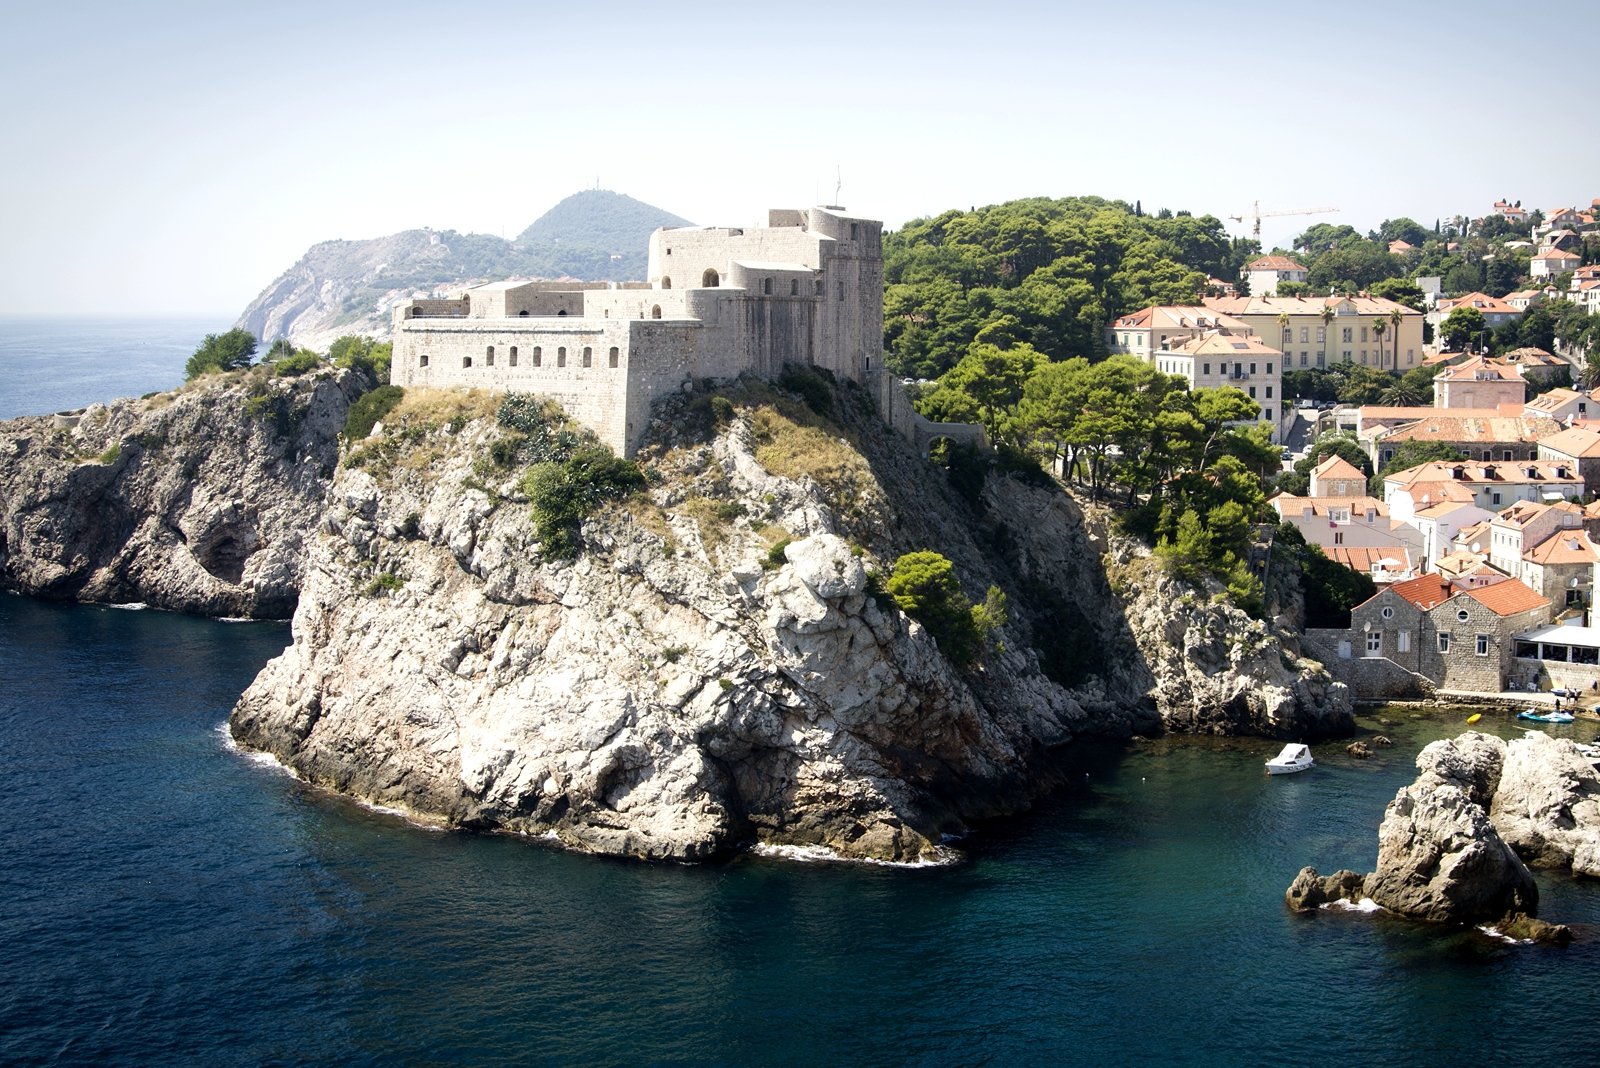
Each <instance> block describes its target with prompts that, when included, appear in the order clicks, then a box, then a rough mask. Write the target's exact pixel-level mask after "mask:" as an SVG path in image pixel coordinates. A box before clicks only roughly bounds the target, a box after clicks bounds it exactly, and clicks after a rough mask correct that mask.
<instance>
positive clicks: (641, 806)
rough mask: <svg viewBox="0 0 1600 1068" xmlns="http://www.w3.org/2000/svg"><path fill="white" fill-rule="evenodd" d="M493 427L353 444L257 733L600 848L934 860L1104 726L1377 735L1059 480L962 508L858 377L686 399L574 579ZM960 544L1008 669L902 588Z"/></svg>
mask: <svg viewBox="0 0 1600 1068" xmlns="http://www.w3.org/2000/svg"><path fill="white" fill-rule="evenodd" d="M812 399H813V400H816V399H817V398H816V397H815V396H813V398H812ZM492 411H493V408H492V406H490V405H489V403H488V402H487V400H486V399H484V398H481V397H478V398H475V397H474V396H473V395H469V394H453V395H446V394H427V393H415V394H408V398H407V401H406V402H404V403H403V404H402V407H401V408H400V409H397V410H396V411H395V412H394V413H392V414H391V415H390V416H389V417H386V419H385V422H384V429H383V430H382V431H380V432H379V433H378V434H376V435H375V436H374V437H373V438H371V439H369V440H368V441H366V442H364V443H362V444H360V445H359V446H358V447H357V448H356V449H355V450H354V451H352V452H350V453H348V454H347V455H346V458H345V460H344V462H343V463H342V465H341V467H340V471H339V473H338V475H337V477H336V480H335V483H334V485H333V487H332V490H331V493H330V498H329V499H330V505H329V508H328V510H327V511H326V513H325V515H324V518H323V523H322V528H321V533H320V534H319V535H318V536H317V537H316V538H315V539H314V541H313V543H312V544H311V546H310V553H311V556H310V561H309V564H308V567H307V570H306V575H307V586H306V589H305V592H304V595H303V597H302V599H301V605H300V608H299V610H298V612H297V614H296V617H295V641H294V644H293V645H292V646H291V647H290V648H289V649H288V650H286V651H285V653H284V654H283V655H282V656H281V657H279V658H278V659H276V660H274V661H273V662H272V663H270V664H269V665H268V666H267V667H266V668H265V669H264V670H263V671H262V673H261V675H260V676H259V677H258V678H257V680H256V681H255V683H254V684H253V685H252V686H251V687H250V689H249V691H248V692H247V693H246V694H245V695H244V697H243V698H242V699H241V701H240V703H239V705H238V706H237V708H236V709H235V711H234V714H233V717H232V730H233V733H234V736H235V737H236V738H238V739H239V740H240V741H241V742H242V743H244V744H246V745H249V746H252V747H255V748H259V749H264V750H266V751H269V752H271V753H273V754H275V755H276V756H277V757H278V758H279V759H281V760H282V761H283V762H284V763H285V764H287V765H289V766H290V767H291V768H293V769H295V770H296V771H297V772H298V773H299V774H301V775H303V776H304V777H306V778H307V779H309V780H310V781H313V782H316V783H319V784H322V785H325V786H328V787H331V788H334V789H337V790H340V791H343V792H346V793H350V794H353V795H356V796H359V797H363V798H367V799H369V800H371V801H374V802H378V803H381V804H385V805H391V806H395V807H398V808H401V809H404V810H408V811H410V812H413V813H415V814H417V815H419V816H423V817H426V818H432V819H437V820H440V821H442V822H444V823H447V824H451V825H458V826H466V827H476V828H483V829H500V830H510V831H515V832H519V833H527V834H538V835H550V836H553V837H556V838H558V839H560V840H561V841H563V842H565V843H567V844H568V845H571V846H573V847H576V848H581V849H586V850H591V851H596V852H604V853H612V854H619V855H627V856H638V857H656V858H684V859H687V858H699V857H706V856H711V855H715V854H717V853H720V852H722V851H725V850H727V849H730V848H737V847H739V846H741V845H745V844H750V843H764V844H767V845H774V846H816V847H822V848H825V849H828V850H831V851H833V852H835V853H837V854H839V855H842V856H847V857H856V858H870V859H881V860H896V861H918V860H927V859H930V858H933V857H935V856H937V855H938V854H939V853H940V846H939V843H940V841H941V839H942V837H943V836H945V835H949V834H959V833H960V832H961V831H962V830H963V829H964V828H966V827H967V826H969V825H970V823H971V822H972V821H974V820H977V819H981V818H984V817H989V816H995V815H999V814H1003V813H1006V812H1011V811H1016V810H1017V809H1019V808H1021V807H1023V806H1025V805H1026V804H1028V803H1029V801H1030V800H1031V799H1032V798H1034V797H1036V796H1038V795H1039V794H1040V793H1042V792H1044V791H1045V790H1047V789H1049V788H1050V786H1051V785H1052V784H1053V783H1054V782H1055V781H1056V780H1055V778H1054V771H1053V770H1052V769H1053V767H1054V764H1053V760H1052V753H1053V752H1054V751H1055V750H1057V749H1058V748H1059V747H1061V746H1063V745H1065V744H1066V743H1068V742H1070V741H1072V740H1073V739H1075V738H1079V737H1083V736H1090V735H1110V736H1125V735H1127V734H1128V733H1130V732H1133V731H1144V732H1153V731H1157V730H1159V729H1161V727H1162V726H1163V724H1169V725H1172V726H1174V727H1178V728H1184V727H1190V726H1198V725H1199V724H1200V723H1203V724H1204V726H1203V727H1202V729H1206V730H1212V731H1218V732H1222V731H1232V732H1238V733H1248V732H1263V733H1274V734H1281V733H1289V734H1294V735H1296V736H1305V737H1311V736H1315V735H1318V734H1327V733H1338V732H1340V731H1348V730H1349V728H1350V715H1349V703H1348V699H1347V696H1346V694H1345V692H1344V688H1343V687H1342V686H1340V685H1339V684H1337V683H1333V682H1332V681H1331V680H1330V679H1329V678H1328V676H1327V675H1326V673H1325V672H1323V671H1322V670H1321V669H1320V667H1318V666H1317V665H1315V664H1312V663H1309V662H1304V661H1298V660H1296V659H1294V658H1293V657H1291V656H1289V655H1287V654H1286V653H1285V652H1284V651H1283V650H1282V648H1281V647H1280V644H1279V641H1278V639H1277V638H1276V637H1274V636H1273V635H1272V634H1270V633H1268V632H1267V630H1266V628H1265V627H1264V626H1262V625H1261V624H1260V623H1257V622H1255V621H1253V620H1250V619H1248V618H1246V617H1244V616H1242V615H1240V614H1239V613H1237V612H1236V611H1234V610H1232V609H1230V608H1227V607H1226V606H1222V605H1218V604H1214V603H1213V602H1212V601H1211V600H1210V598H1209V597H1207V596H1204V595H1203V594H1199V593H1198V592H1197V591H1192V590H1180V589H1178V588H1175V587H1173V586H1171V585H1170V584H1169V583H1165V582H1161V581H1156V580H1154V579H1148V578H1147V579H1140V580H1137V581H1136V580H1133V579H1130V578H1127V577H1126V576H1124V577H1122V578H1119V579H1118V583H1119V584H1122V585H1123V586H1124V588H1125V589H1126V590H1127V594H1128V597H1129V598H1130V599H1128V600H1125V599H1124V598H1123V596H1121V595H1119V594H1118V593H1117V592H1116V591H1115V590H1114V589H1113V584H1112V583H1109V582H1108V581H1107V576H1106V571H1105V567H1106V557H1107V554H1108V552H1110V547H1109V545H1108V542H1109V541H1111V540H1116V539H1115V536H1114V535H1111V534H1109V533H1108V531H1107V530H1106V529H1105V528H1104V524H1103V517H1097V515H1096V514H1094V513H1091V512H1087V511H1086V510H1085V508H1084V507H1083V506H1081V505H1080V504H1079V503H1078V502H1076V501H1075V500H1074V499H1073V498H1072V497H1071V496H1069V495H1068V494H1067V493H1065V492H1064V491H1062V490H1061V489H1059V488H1058V487H1056V486H1054V485H1053V484H1049V483H1048V481H1047V480H1044V479H1042V478H1038V477H1035V478H1032V479H1029V480H1020V479H1018V478H1016V477H1011V476H1006V475H1004V474H1000V473H992V474H991V475H990V476H989V477H988V479H987V480H986V481H985V483H984V484H983V485H982V487H981V492H980V493H978V494H977V495H976V496H973V497H964V496H962V495H960V494H958V493H956V492H955V491H954V490H953V489H952V488H951V487H950V485H949V484H948V483H947V481H946V479H945V477H944V475H943V473H942V472H941V471H939V470H938V469H937V468H932V467H930V465H929V464H928V462H927V461H926V460H925V459H922V458H920V457H919V456H917V455H916V454H915V453H913V452H912V451H911V450H910V449H908V448H907V447H906V446H905V445H904V443H903V442H901V441H900V440H899V439H898V438H896V437H894V436H893V435H892V434H891V433H890V432H889V431H888V430H887V428H885V427H884V426H883V425H882V423H881V422H879V421H878V420H877V418H876V416H875V415H874V414H873V413H872V412H871V410H870V405H869V404H868V402H867V400H866V398H865V396H864V395H862V394H860V393H859V392H857V391H854V390H853V389H850V388H848V387H841V388H839V389H838V391H837V394H836V396H835V399H834V401H833V402H832V404H831V407H830V411H831V418H829V419H820V420H819V419H817V418H815V417H814V416H812V415H810V414H808V410H807V409H806V408H804V407H803V406H802V405H800V404H799V403H798V401H797V399H796V398H793V397H786V396H785V395H784V394H782V393H781V392H777V391H773V390H771V389H770V388H769V387H767V386H765V385H761V384H759V383H751V384H747V385H746V386H744V387H740V388H738V389H734V390H731V391H728V392H727V394H726V395H725V396H722V397H710V398H707V397H706V396H704V395H700V396H698V397H695V396H688V397H685V398H683V399H682V400H681V401H679V402H677V403H676V404H669V406H668V408H667V410H665V411H662V412H659V413H658V416H659V417H658V420H657V423H656V427H655V435H656V437H655V441H656V444H655V445H654V446H652V447H649V448H647V449H646V450H645V452H644V453H642V454H641V456H642V462H643V464H644V466H645V468H646V472H647V475H648V489H647V490H646V491H644V493H643V495H642V496H638V497H635V498H634V499H632V500H630V501H628V502H627V503H625V504H621V505H618V504H612V505H608V506H605V507H602V508H600V509H598V510H596V511H595V512H594V513H593V514H592V515H591V516H590V517H589V518H587V519H585V520H584V521H583V523H582V528H581V529H582V541H583V543H584V546H585V548H584V551H583V552H582V554H581V555H580V556H578V557H577V558H576V559H564V558H561V556H560V554H553V553H551V552H549V551H548V546H547V544H546V543H545V542H544V541H543V540H542V536H541V533H540V528H539V523H540V522H541V521H542V520H540V519H539V518H538V514H537V513H538V511H539V508H546V509H548V508H549V507H550V505H549V504H548V503H547V504H545V505H540V506H537V507H535V506H533V504H532V502H530V499H529V497H528V496H527V494H528V493H530V492H532V491H531V490H530V489H529V487H530V485H532V484H533V483H532V482H531V481H529V479H528V478H527V477H526V474H525V471H524V467H523V461H522V460H520V459H519V456H520V455H521V451H522V450H524V449H525V448H526V443H519V442H518V441H517V440H516V439H514V438H512V437H511V436H510V435H509V434H508V432H507V430H506V428H505V427H504V426H501V425H499V424H498V423H497V422H496V420H495V419H494V418H493V417H492V416H491V413H492ZM559 436H560V435H559V434H555V435H554V436H549V435H545V436H542V437H539V438H538V439H537V440H538V441H549V440H556V439H558V438H559ZM544 447H545V446H543V445H541V446H540V448H544ZM546 474H548V472H546ZM577 492H578V490H577V488H574V490H573V494H574V495H576V494H577ZM930 548H931V549H934V550H937V551H938V552H939V553H941V554H944V555H945V556H946V557H948V558H949V560H950V561H951V562H952V563H953V564H954V568H955V573H956V574H957V575H958V576H959V577H960V579H961V580H962V582H963V584H964V585H965V587H966V588H967V590H968V592H969V593H970V594H971V595H973V596H974V597H981V596H982V593H983V591H984V589H986V588H987V587H988V586H990V585H995V586H998V587H1000V588H1001V589H1002V590H1004V592H1005V593H1006V595H1007V597H1008V599H1009V610H1008V620H1007V622H1006V623H1005V624H1004V626H1003V627H1002V628H1001V629H1000V631H999V633H998V635H997V637H998V638H999V639H1000V641H999V644H997V645H996V646H994V647H993V648H991V649H990V651H989V653H988V655H987V660H986V663H985V664H984V665H983V666H981V667H977V668H969V667H962V666H960V665H959V664H957V663H953V662H952V660H951V658H950V657H948V656H946V655H944V653H945V651H944V650H942V649H941V647H940V646H939V645H938V643H937V640H936V638H935V636H934V634H933V633H932V632H931V631H930V630H929V629H927V628H925V627H924V626H922V625H921V624H919V623H916V622H914V621H913V620H912V619H910V618H909V617H908V616H907V615H906V614H904V613H903V612H902V611H900V610H899V608H898V607H897V606H896V604H895V602H894V601H893V600H892V599H890V598H888V597H886V596H885V595H884V593H883V588H882V586H881V585H880V584H879V583H880V582H881V579H874V578H873V575H874V573H878V574H880V575H881V574H882V573H884V572H886V571H887V570H889V569H890V567H891V566H892V564H893V561H894V560H895V559H896V558H897V557H898V556H900V555H901V554H904V553H907V552H909V551H912V550H920V549H930ZM1116 552H1117V553H1118V554H1119V555H1122V556H1123V557H1124V563H1123V564H1122V565H1120V572H1126V573H1131V572H1132V571H1138V570H1139V568H1138V567H1136V565H1135V564H1134V563H1133V560H1134V559H1135V558H1138V559H1147V558H1143V557H1139V554H1138V552H1137V550H1135V549H1133V548H1132V547H1131V546H1125V545H1124V546H1122V547H1120V548H1118V549H1117V550H1116ZM1140 573H1141V574H1143V572H1142V571H1140ZM1186 594H1187V596H1186ZM1158 601H1161V602H1162V603H1159V604H1158V603H1157V602H1158ZM1163 606H1164V607H1163ZM1186 658H1194V662H1193V663H1189V662H1186ZM1196 707H1198V708H1199V709H1200V713H1199V714H1198V715H1195V714H1193V709H1195V708H1196Z"/></svg>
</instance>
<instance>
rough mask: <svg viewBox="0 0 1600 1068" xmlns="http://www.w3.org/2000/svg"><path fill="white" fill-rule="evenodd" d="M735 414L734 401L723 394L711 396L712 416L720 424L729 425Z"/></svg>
mask: <svg viewBox="0 0 1600 1068" xmlns="http://www.w3.org/2000/svg"><path fill="white" fill-rule="evenodd" d="M733 416H734V411H733V401H731V400H729V399H728V398H727V397H724V396H722V395H721V394H717V395H715V396H713V397H712V398H711V417H712V418H713V419H714V420H716V423H717V425H718V426H727V425H728V424H729V423H731V422H733Z"/></svg>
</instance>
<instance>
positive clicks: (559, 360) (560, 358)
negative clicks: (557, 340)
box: [556, 345, 567, 367]
mask: <svg viewBox="0 0 1600 1068" xmlns="http://www.w3.org/2000/svg"><path fill="white" fill-rule="evenodd" d="M566 365H567V347H566V346H565V345H562V346H561V347H560V348H558V349H556V366H557V367H565V366H566Z"/></svg>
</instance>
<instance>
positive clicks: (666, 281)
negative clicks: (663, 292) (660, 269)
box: [661, 275, 672, 289]
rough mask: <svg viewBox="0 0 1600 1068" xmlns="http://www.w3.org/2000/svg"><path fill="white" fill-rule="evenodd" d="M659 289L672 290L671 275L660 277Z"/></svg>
mask: <svg viewBox="0 0 1600 1068" xmlns="http://www.w3.org/2000/svg"><path fill="white" fill-rule="evenodd" d="M661 288H662V289H671V288H672V276H671V275H662V276H661Z"/></svg>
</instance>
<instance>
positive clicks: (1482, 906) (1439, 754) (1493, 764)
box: [1366, 731, 1539, 923]
mask: <svg viewBox="0 0 1600 1068" xmlns="http://www.w3.org/2000/svg"><path fill="white" fill-rule="evenodd" d="M1504 762H1505V743H1504V742H1502V741H1501V740H1500V739H1498V738H1495V737H1493V736H1491V735H1487V734H1480V733H1478V732H1476V731H1469V732H1468V733H1466V734H1463V735H1461V736H1460V737H1459V738H1455V739H1453V740H1445V741H1438V742H1433V743H1431V744H1430V745H1428V746H1426V747H1425V748H1424V749H1423V750H1422V752H1421V754H1419V755H1418V757H1417V768H1418V770H1419V771H1420V772H1421V774H1420V775H1419V776H1418V777H1417V781H1416V782H1414V783H1412V784H1411V785H1410V786H1406V787H1403V788H1401V790H1400V792H1399V793H1397V794H1396V795H1395V799H1394V800H1393V801H1391V802H1390V803H1389V807H1388V809H1387V810H1385V812H1384V817H1383V823H1382V824H1381V825H1380V826H1379V828H1378V867H1377V870H1376V871H1374V872H1373V873H1372V874H1371V875H1370V876H1368V878H1367V883H1366V893H1367V896H1368V897H1370V898H1372V900H1373V901H1375V902H1377V903H1378V904H1379V905H1382V906H1383V907H1384V908H1386V909H1388V910H1389V911H1391V912H1395V913H1399V914H1400V915H1403V916H1410V917H1414V918H1416V919H1421V920H1432V921H1450V922H1460V923H1483V922H1488V921H1493V920H1497V919H1499V918H1501V917H1504V916H1507V915H1515V914H1519V913H1520V914H1526V915H1529V916H1533V915H1536V914H1537V913H1538V906H1539V890H1538V887H1536V886H1535V885H1534V882H1533V875H1532V873H1530V872H1529V871H1528V868H1527V865H1525V864H1524V863H1523V862H1522V861H1521V860H1520V859H1519V858H1518V857H1517V855H1516V853H1515V852H1513V851H1512V849H1511V847H1510V846H1508V845H1506V843H1505V842H1504V841H1503V840H1502V839H1501V838H1500V835H1499V834H1498V833H1497V832H1496V831H1495V828H1494V824H1493V823H1492V822H1491V821H1490V819H1489V807H1490V805H1491V804H1492V803H1493V800H1494V794H1495V790H1496V789H1497V788H1498V787H1499V785H1500V773H1501V768H1502V766H1503V764H1504Z"/></svg>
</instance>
